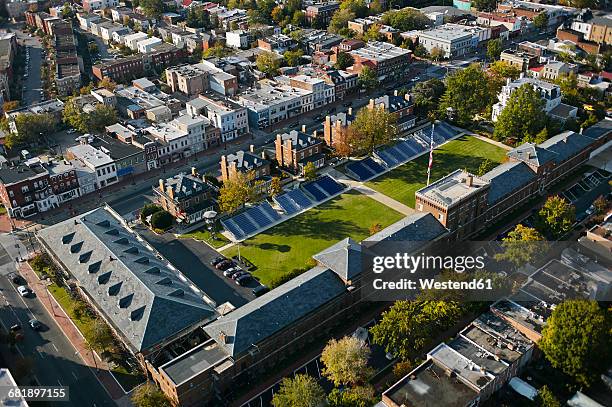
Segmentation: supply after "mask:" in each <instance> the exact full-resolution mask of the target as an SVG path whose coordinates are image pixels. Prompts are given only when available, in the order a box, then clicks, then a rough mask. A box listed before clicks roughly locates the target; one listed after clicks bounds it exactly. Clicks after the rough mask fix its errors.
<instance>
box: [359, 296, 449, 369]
mask: <svg viewBox="0 0 612 407" xmlns="http://www.w3.org/2000/svg"><path fill="white" fill-rule="evenodd" d="M460 314H461V310H460V307H459V305H458V304H457V303H456V302H453V301H450V302H449V301H396V302H395V303H394V304H393V305H392V306H391V308H389V310H388V311H385V312H383V314H382V319H381V320H380V322H378V323H377V324H376V325H374V326H373V327H372V328H370V332H371V333H372V336H373V342H374V343H375V344H377V345H380V346H383V347H384V348H385V350H386V351H387V352H389V353H391V354H393V355H395V356H397V357H399V358H400V359H402V360H408V359H410V357H411V355H413V354H414V352H415V351H416V350H420V349H421V348H422V347H423V346H425V344H426V343H427V341H428V340H430V339H431V337H433V336H434V335H435V334H436V333H438V332H441V331H443V330H445V329H447V328H448V327H450V326H451V325H452V324H454V323H455V322H456V321H457V318H458V317H459V315H460Z"/></svg>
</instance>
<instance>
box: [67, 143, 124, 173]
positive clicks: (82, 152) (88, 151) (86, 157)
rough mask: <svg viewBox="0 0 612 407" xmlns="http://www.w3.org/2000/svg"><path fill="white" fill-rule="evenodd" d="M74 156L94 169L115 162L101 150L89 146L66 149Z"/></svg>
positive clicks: (80, 145) (83, 145) (79, 145)
mask: <svg viewBox="0 0 612 407" xmlns="http://www.w3.org/2000/svg"><path fill="white" fill-rule="evenodd" d="M68 151H70V152H71V153H72V154H74V156H75V157H76V158H77V159H79V160H82V161H84V162H86V163H89V164H91V165H92V166H93V167H94V168H97V167H101V166H104V165H108V164H112V163H113V162H115V161H114V160H113V159H112V158H111V156H110V155H108V154H107V153H105V152H104V151H102V150H99V149H97V148H95V147H94V146H92V145H91V144H77V145H76V146H72V147H69V148H68Z"/></svg>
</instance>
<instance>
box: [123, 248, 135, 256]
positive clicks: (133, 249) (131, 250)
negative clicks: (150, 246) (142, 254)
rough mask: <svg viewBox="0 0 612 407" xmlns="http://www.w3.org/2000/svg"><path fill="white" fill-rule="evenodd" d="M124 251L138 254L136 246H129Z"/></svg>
mask: <svg viewBox="0 0 612 407" xmlns="http://www.w3.org/2000/svg"><path fill="white" fill-rule="evenodd" d="M123 252H124V253H131V254H138V247H136V246H130V247H128V248H127V249H125V250H124V251H123Z"/></svg>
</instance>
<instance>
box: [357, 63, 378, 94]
mask: <svg viewBox="0 0 612 407" xmlns="http://www.w3.org/2000/svg"><path fill="white" fill-rule="evenodd" d="M357 81H358V83H359V84H360V85H361V86H362V87H363V88H364V89H367V90H372V89H374V88H375V87H377V86H378V84H379V82H378V76H376V72H374V70H373V69H372V68H370V67H369V66H364V67H363V68H361V72H359V78H357Z"/></svg>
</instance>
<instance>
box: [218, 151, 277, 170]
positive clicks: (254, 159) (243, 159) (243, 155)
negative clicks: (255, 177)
mask: <svg viewBox="0 0 612 407" xmlns="http://www.w3.org/2000/svg"><path fill="white" fill-rule="evenodd" d="M226 158H227V163H228V165H229V164H230V163H236V169H237V170H239V171H252V170H254V169H256V168H259V167H262V166H264V165H266V164H269V163H270V161H268V160H266V159H263V158H261V157H260V156H258V155H256V154H253V153H250V152H248V151H237V152H236V153H235V154H228V155H227V157H226Z"/></svg>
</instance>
